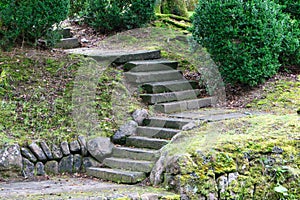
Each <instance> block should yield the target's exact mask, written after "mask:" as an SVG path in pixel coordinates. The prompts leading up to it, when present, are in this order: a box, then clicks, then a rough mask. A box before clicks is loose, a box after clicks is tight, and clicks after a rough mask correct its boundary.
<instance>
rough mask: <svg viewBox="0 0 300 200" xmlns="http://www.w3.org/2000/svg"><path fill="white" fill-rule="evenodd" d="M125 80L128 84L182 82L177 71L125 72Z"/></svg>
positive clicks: (181, 77) (180, 75)
mask: <svg viewBox="0 0 300 200" xmlns="http://www.w3.org/2000/svg"><path fill="white" fill-rule="evenodd" d="M125 78H126V80H127V81H128V82H129V83H137V84H142V83H148V82H159V81H170V80H180V79H181V80H182V79H183V76H182V74H181V72H180V71H179V70H167V71H154V72H125Z"/></svg>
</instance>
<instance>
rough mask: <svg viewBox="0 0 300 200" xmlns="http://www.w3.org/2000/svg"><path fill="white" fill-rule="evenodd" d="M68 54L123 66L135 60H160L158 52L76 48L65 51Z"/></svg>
mask: <svg viewBox="0 0 300 200" xmlns="http://www.w3.org/2000/svg"><path fill="white" fill-rule="evenodd" d="M66 52H68V53H73V54H80V55H84V56H88V57H91V58H94V59H95V60H97V61H106V62H107V61H108V62H110V63H116V64H124V63H127V62H129V61H135V60H152V59H160V58H161V55H160V50H151V51H146V50H139V51H126V50H123V51H116V50H105V51H104V50H102V49H96V48H78V49H69V50H66Z"/></svg>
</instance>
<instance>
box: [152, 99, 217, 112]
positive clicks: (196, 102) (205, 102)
mask: <svg viewBox="0 0 300 200" xmlns="http://www.w3.org/2000/svg"><path fill="white" fill-rule="evenodd" d="M212 102H213V98H212V97H207V98H201V99H192V100H185V101H176V102H170V103H160V104H156V105H154V109H155V110H156V111H159V112H162V113H174V112H182V111H187V110H195V109H199V108H204V107H209V106H211V105H212Z"/></svg>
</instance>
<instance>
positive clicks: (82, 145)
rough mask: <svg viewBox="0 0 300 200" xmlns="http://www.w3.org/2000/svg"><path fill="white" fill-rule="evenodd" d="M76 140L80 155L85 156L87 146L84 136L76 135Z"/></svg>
mask: <svg viewBox="0 0 300 200" xmlns="http://www.w3.org/2000/svg"><path fill="white" fill-rule="evenodd" d="M78 142H79V145H80V149H81V155H82V156H87V154H88V151H87V147H86V140H85V137H84V136H82V135H81V136H78Z"/></svg>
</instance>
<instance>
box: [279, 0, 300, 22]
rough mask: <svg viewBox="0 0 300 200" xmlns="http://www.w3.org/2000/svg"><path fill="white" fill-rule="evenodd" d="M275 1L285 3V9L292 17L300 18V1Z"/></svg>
mask: <svg viewBox="0 0 300 200" xmlns="http://www.w3.org/2000/svg"><path fill="white" fill-rule="evenodd" d="M275 2H276V3H278V4H280V5H283V6H284V7H283V11H284V12H286V13H289V14H290V15H291V17H292V18H294V19H297V20H300V1H296V0H276V1H275Z"/></svg>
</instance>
